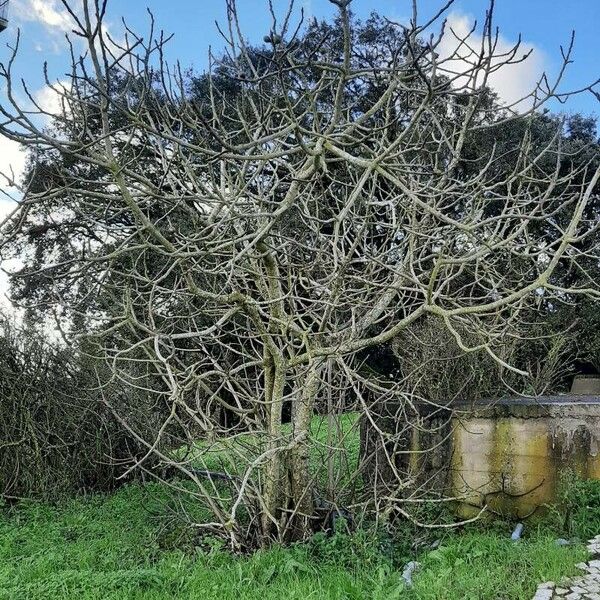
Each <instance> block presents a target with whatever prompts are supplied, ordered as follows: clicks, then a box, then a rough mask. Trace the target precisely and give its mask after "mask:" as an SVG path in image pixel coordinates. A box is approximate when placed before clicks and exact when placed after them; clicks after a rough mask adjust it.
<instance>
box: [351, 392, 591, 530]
mask: <svg viewBox="0 0 600 600" xmlns="http://www.w3.org/2000/svg"><path fill="white" fill-rule="evenodd" d="M451 415H452V416H451ZM378 425H384V427H383V429H384V430H386V431H390V432H399V431H400V430H401V428H402V427H401V425H402V426H403V427H404V429H405V430H406V432H407V433H406V439H405V444H406V445H405V444H398V442H397V441H396V443H395V444H396V448H399V447H403V446H404V447H405V448H406V447H407V446H408V447H409V448H410V450H411V451H412V454H405V453H401V454H399V455H398V457H397V458H396V459H395V460H396V466H397V467H398V469H397V473H403V474H404V475H405V476H406V477H407V479H408V480H410V481H414V482H417V485H418V486H419V487H421V488H422V489H423V488H425V487H428V488H429V489H434V490H437V491H438V492H441V493H443V494H444V495H446V496H447V497H461V498H462V500H461V501H460V502H458V503H457V512H458V514H459V516H461V517H464V518H468V517H471V516H473V515H474V514H477V513H478V512H479V510H480V508H481V507H482V506H484V505H487V506H488V508H489V510H490V511H493V512H495V513H498V514H501V515H504V516H509V517H514V518H519V519H523V518H526V517H528V516H530V515H532V514H534V513H535V512H537V511H538V509H539V508H540V507H543V506H544V505H545V504H547V503H550V502H552V501H553V500H554V499H555V496H556V492H557V488H558V485H559V482H560V479H561V474H563V473H566V472H567V471H572V472H575V473H577V474H578V475H579V476H581V477H586V478H593V479H600V454H599V447H600V398H598V397H596V396H552V397H544V398H538V399H535V400H532V399H525V398H510V399H503V400H499V401H496V402H493V403H478V404H475V405H466V404H462V405H457V406H454V407H453V412H452V413H450V411H446V414H440V413H439V412H438V413H437V414H434V415H433V416H432V415H431V414H430V413H427V412H426V413H424V414H423V415H421V416H419V417H418V418H417V419H416V420H415V422H414V423H413V424H412V425H413V426H412V427H411V428H410V429H407V428H406V423H404V424H399V423H391V419H390V417H389V415H388V417H387V419H386V420H385V421H384V420H382V421H381V422H379V423H378ZM362 433H363V436H365V435H368V431H363V432H362ZM370 449H371V450H374V449H375V446H374V444H371V448H370ZM403 449H404V448H403ZM387 450H388V451H387V452H386V455H387V456H389V455H390V454H391V452H390V450H391V451H392V452H393V450H392V449H391V448H388V449H387ZM383 462H384V461H383V460H380V461H379V465H381V464H382V463H383ZM388 462H389V461H388ZM379 465H378V466H379ZM373 466H375V465H373ZM373 471H374V469H371V472H372V473H373ZM390 476H391V473H390V470H389V468H384V469H383V470H382V471H381V472H380V473H378V475H377V476H376V477H377V478H379V479H380V482H379V483H381V484H384V485H386V484H387V486H390V487H392V486H393V487H397V482H395V481H389V478H390ZM372 482H373V481H372ZM425 482H426V483H425ZM394 484H396V485H394Z"/></svg>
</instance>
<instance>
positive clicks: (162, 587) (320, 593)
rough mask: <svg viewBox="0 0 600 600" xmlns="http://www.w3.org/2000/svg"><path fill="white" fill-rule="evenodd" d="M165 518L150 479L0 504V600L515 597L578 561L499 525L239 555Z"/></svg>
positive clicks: (539, 536)
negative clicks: (85, 493) (410, 574)
mask: <svg viewBox="0 0 600 600" xmlns="http://www.w3.org/2000/svg"><path fill="white" fill-rule="evenodd" d="M170 514H171V512H170V506H169V499H168V495H167V494H165V492H164V488H161V487H160V486H159V485H157V484H151V485H146V486H141V485H131V486H128V487H125V488H123V489H122V490H120V491H119V492H117V493H115V494H113V495H110V496H95V497H89V498H81V499H76V500H71V501H69V502H66V503H63V504H60V505H57V506H50V505H47V504H37V503H36V504H34V503H32V504H29V505H21V506H19V507H18V508H15V509H2V510H0V599H11V600H20V599H23V600H25V599H27V600H35V599H40V600H41V599H44V600H48V599H62V598H65V599H67V598H68V599H73V600H75V599H77V600H88V599H103V600H104V599H144V600H146V599H156V600H158V599H160V600H163V599H170V598H177V599H188V598H189V599H192V598H194V599H202V600H204V599H212V598H215V599H229V598H231V599H234V598H235V599H236V600H240V599H260V600H270V599H273V600H275V599H281V598H285V599H286V600H296V599H298V600H300V599H305V598H315V599H323V600H329V599H340V600H341V599H369V600H371V599H382V600H383V599H386V600H391V599H393V598H406V599H407V600H412V599H432V600H433V599H448V600H455V599H466V600H470V599H482V600H484V599H502V600H507V599H513V598H514V599H519V600H521V599H527V598H530V597H531V596H532V595H533V592H534V590H535V587H536V584H537V583H538V582H541V581H545V580H548V579H552V580H557V579H560V577H561V576H562V575H565V574H569V573H572V572H573V570H574V568H573V565H574V564H575V563H577V562H579V561H580V560H582V559H583V557H584V551H583V548H582V547H581V546H572V547H560V546H557V545H556V544H555V543H554V537H555V536H554V535H549V534H547V533H544V532H543V531H542V530H534V531H527V533H528V534H529V535H527V536H526V537H525V538H524V539H523V540H522V541H521V542H519V543H513V542H511V541H510V539H509V534H510V529H509V528H508V526H507V527H505V528H503V529H502V528H500V529H495V530H488V531H481V530H477V529H472V530H470V531H467V532H462V533H454V534H451V535H448V536H447V537H445V538H444V539H443V541H442V544H441V546H440V547H439V548H437V549H436V550H429V551H421V552H420V553H417V554H413V553H411V552H410V551H409V550H407V548H408V546H407V545H406V544H404V546H403V545H402V542H403V541H402V540H398V541H397V542H390V540H387V539H383V538H375V537H374V536H372V535H370V534H368V533H364V532H363V533H358V534H355V535H353V536H334V537H331V538H327V537H317V538H316V539H315V541H314V542H313V543H311V544H307V545H304V546H298V547H294V548H288V549H281V548H274V549H272V550H269V551H266V552H258V553H256V554H254V555H252V556H249V557H239V556H232V555H230V554H229V553H227V552H226V551H224V550H223V549H221V548H219V547H218V545H216V543H215V542H210V540H201V539H200V538H198V537H197V534H196V532H195V531H194V530H193V529H190V528H187V527H183V526H181V525H179V524H177V523H176V522H175V521H173V520H172V519H171V518H170ZM404 541H406V540H404ZM414 558H416V559H418V560H419V561H420V562H421V563H422V565H423V567H422V569H421V570H420V571H419V572H418V573H417V574H416V575H415V577H414V581H415V585H414V588H413V589H412V590H406V589H405V588H404V586H403V583H402V579H401V570H402V564H403V563H404V561H406V560H408V559H414Z"/></svg>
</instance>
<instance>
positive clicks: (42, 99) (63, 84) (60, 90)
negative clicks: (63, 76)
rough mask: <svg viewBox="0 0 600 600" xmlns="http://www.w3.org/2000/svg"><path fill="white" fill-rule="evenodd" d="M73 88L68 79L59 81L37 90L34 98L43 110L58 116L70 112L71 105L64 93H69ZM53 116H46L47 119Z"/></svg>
mask: <svg viewBox="0 0 600 600" xmlns="http://www.w3.org/2000/svg"><path fill="white" fill-rule="evenodd" d="M70 89H71V84H70V82H69V81H67V80H62V81H57V82H55V83H53V84H52V86H48V85H46V86H44V87H43V88H41V89H39V90H37V92H35V94H34V99H35V101H36V103H37V104H38V106H39V107H40V109H41V110H43V111H45V112H47V113H48V114H49V115H52V116H58V115H62V114H69V113H68V110H69V107H68V105H67V103H66V102H65V101H64V100H65V99H64V97H63V94H68V93H69V90H70ZM51 118H52V117H51V116H46V117H45V119H46V120H47V121H50V120H51Z"/></svg>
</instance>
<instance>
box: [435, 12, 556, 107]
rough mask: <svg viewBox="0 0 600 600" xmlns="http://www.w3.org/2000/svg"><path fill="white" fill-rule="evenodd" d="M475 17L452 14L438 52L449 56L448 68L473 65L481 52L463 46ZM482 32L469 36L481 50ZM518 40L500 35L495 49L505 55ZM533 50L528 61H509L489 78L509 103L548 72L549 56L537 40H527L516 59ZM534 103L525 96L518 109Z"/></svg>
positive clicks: (459, 69)
mask: <svg viewBox="0 0 600 600" xmlns="http://www.w3.org/2000/svg"><path fill="white" fill-rule="evenodd" d="M473 22H474V20H473V18H472V17H470V16H468V15H464V14H459V13H451V14H450V15H448V20H447V23H446V30H445V32H444V37H443V38H442V40H441V42H440V44H439V46H438V48H437V52H438V53H439V55H440V59H448V58H450V57H452V59H451V60H448V61H447V62H446V63H444V68H445V69H448V70H451V71H454V72H462V71H464V70H465V68H469V67H470V66H472V65H473V64H474V61H475V60H476V59H477V56H476V55H475V54H474V53H473V52H472V51H471V50H470V49H469V48H467V47H465V46H462V47H460V48H459V46H460V42H459V40H458V39H457V37H458V38H464V37H466V36H467V35H468V33H469V32H470V30H471V28H472V27H473ZM481 40H482V36H481V33H479V32H477V31H475V32H474V33H473V34H472V35H471V37H470V38H469V40H468V43H469V46H470V48H471V49H473V50H475V51H476V52H479V50H480V47H481ZM515 43H516V40H515V41H511V40H508V39H506V38H505V37H503V36H502V35H500V36H499V38H498V44H497V47H496V50H495V52H494V54H495V55H501V54H504V53H507V52H509V51H510V50H511V49H512V48H513V46H514V45H515ZM530 51H531V55H530V56H529V57H528V58H527V59H526V60H524V61H521V62H518V63H516V64H510V65H506V66H505V67H503V68H501V69H499V70H497V71H495V72H494V73H492V74H491V75H490V77H489V79H488V85H489V86H490V87H492V88H493V89H494V90H495V91H496V92H497V93H498V95H499V97H500V100H501V101H502V102H503V103H504V104H507V105H510V104H513V103H515V102H518V101H519V100H521V99H522V98H524V97H525V96H527V95H528V94H529V93H531V92H532V91H533V89H534V88H535V85H536V83H537V81H538V80H539V78H540V76H541V75H542V73H543V72H544V69H545V63H546V57H545V55H544V53H543V52H542V51H541V50H540V49H539V48H537V47H536V46H535V45H534V44H532V43H531V42H527V41H522V42H521V46H520V47H519V50H518V53H517V55H516V56H515V59H519V58H521V57H523V56H524V55H525V54H527V53H528V52H530ZM501 61H502V59H500V58H498V59H495V60H493V61H492V63H493V64H498V63H499V62H501ZM467 79H468V78H467V77H462V78H458V79H457V81H456V85H465V84H466V83H467ZM481 79H482V74H480V75H479V77H478V83H480V82H481ZM531 105H532V99H528V100H525V101H524V102H522V103H521V104H519V105H518V106H517V108H518V109H526V108H529V107H530V106H531Z"/></svg>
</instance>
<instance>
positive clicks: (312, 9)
mask: <svg viewBox="0 0 600 600" xmlns="http://www.w3.org/2000/svg"><path fill="white" fill-rule="evenodd" d="M70 1H71V4H72V5H73V6H78V5H80V2H81V0H70ZM273 4H274V6H275V9H276V11H278V12H279V13H282V12H283V11H284V9H285V7H286V5H287V0H273ZM296 4H297V6H298V7H304V9H305V11H306V13H307V14H308V15H311V16H316V17H318V18H327V17H331V16H332V14H333V12H334V8H335V7H334V6H333V5H332V4H331V3H330V2H329V1H328V0H296ZM442 4H443V0H419V6H420V14H421V15H422V17H423V18H426V17H428V16H430V15H431V14H433V13H434V12H435V11H436V10H437V9H438V8H439V7H440V6H441V5H442ZM487 5H488V2H487V0H456V1H455V2H454V4H453V5H452V6H451V7H450V9H449V10H448V12H447V16H448V17H449V21H450V23H452V25H453V27H455V28H456V29H459V30H460V29H461V28H462V29H463V30H465V29H468V27H469V26H470V23H471V22H472V21H473V20H474V19H478V22H479V23H481V22H482V18H483V16H484V13H485V9H486V7H487ZM267 6H268V5H267V0H238V7H239V11H240V14H241V20H242V25H243V27H244V30H245V32H246V33H247V36H248V37H249V39H250V40H251V41H260V40H261V38H262V37H263V35H264V34H265V33H267V32H268V30H269V27H270V17H269V12H268V10H267ZM351 6H352V10H353V11H354V12H355V13H356V14H357V15H358V16H359V17H361V18H364V17H366V16H368V14H369V13H370V12H371V11H378V12H379V13H381V14H383V15H385V16H388V17H390V18H392V19H395V20H400V21H402V20H406V19H407V18H408V17H409V15H410V13H411V0H353V2H352V5H351ZM146 7H149V8H150V9H151V10H152V12H153V13H154V15H155V17H156V21H157V23H158V25H159V26H160V27H162V28H163V29H164V30H165V31H167V32H169V33H174V34H175V37H174V39H173V40H172V42H171V43H170V47H169V52H168V57H169V59H171V60H175V59H178V60H180V61H181V63H182V64H183V65H184V66H194V67H195V68H196V69H197V70H202V69H204V68H205V66H206V61H207V51H208V48H209V46H212V47H213V48H214V49H215V50H218V49H219V48H222V46H223V41H222V39H221V38H220V36H219V34H218V32H217V29H216V27H215V20H218V21H221V22H224V20H225V19H224V18H225V0H109V12H108V23H109V30H110V31H111V32H113V33H114V34H116V35H119V33H120V31H121V30H122V29H121V23H120V19H121V17H124V18H125V20H126V21H127V23H128V24H129V25H130V26H132V27H133V29H135V30H136V31H146V30H147V26H148V15H147V13H146V10H145V8H146ZM9 16H10V27H9V28H8V29H7V30H6V31H5V32H4V33H2V34H0V60H1V61H5V60H6V59H7V58H8V55H9V51H8V49H7V47H6V43H13V42H14V39H15V33H16V29H17V28H20V30H21V51H20V54H19V57H18V59H17V61H16V65H15V74H16V75H17V76H18V77H23V78H24V79H25V80H26V81H27V82H28V84H29V87H30V89H31V90H32V91H33V92H34V93H35V94H36V95H37V97H38V98H43V97H44V94H46V95H48V94H47V92H48V90H45V86H44V80H43V76H42V64H43V62H44V61H45V60H46V61H48V67H49V68H48V70H49V73H50V75H51V77H52V78H53V79H64V78H65V73H66V71H67V70H68V55H67V44H66V42H65V39H64V35H65V32H66V31H69V30H70V28H71V25H70V23H69V18H68V15H67V13H66V12H65V11H64V9H63V7H62V5H61V2H60V0H10V15H9ZM495 22H496V24H497V25H498V26H499V27H500V30H501V32H502V36H503V40H504V43H505V45H506V47H508V45H510V44H511V43H512V42H514V41H515V40H516V39H517V37H518V35H519V33H521V34H522V36H523V40H524V42H525V47H526V48H533V49H534V54H533V56H532V58H531V59H530V60H529V61H528V62H527V63H526V64H525V65H521V66H519V67H515V68H513V70H512V71H510V72H507V73H506V74H504V75H503V76H502V77H501V78H500V77H498V78H496V80H495V81H494V82H493V84H494V85H495V86H496V87H497V91H499V92H500V95H501V96H502V97H504V98H507V99H511V98H515V97H518V96H519V94H520V93H522V92H523V91H525V90H529V89H530V87H531V85H532V84H533V82H534V81H535V80H536V79H537V77H538V76H539V74H540V73H541V72H542V71H544V70H545V71H547V72H548V73H550V74H552V73H555V72H556V71H557V69H558V66H559V64H560V50H559V47H560V45H561V44H567V43H568V41H569V38H570V34H571V30H573V29H574V30H575V31H576V45H575V52H574V55H573V58H574V63H573V64H572V65H571V66H570V68H569V70H568V74H567V77H566V78H565V80H564V83H563V86H562V89H563V90H567V89H575V88H578V87H581V86H583V85H585V84H587V83H590V82H591V81H592V80H593V79H596V78H597V77H598V76H600V68H599V59H600V35H598V33H599V31H598V30H599V29H600V0H496V10H495ZM1 94H2V91H1V90H0V98H1ZM48 101H49V102H51V98H49V99H48ZM551 108H552V109H553V110H561V111H566V112H578V111H579V112H583V113H587V114H595V115H598V114H600V110H599V108H600V106H599V104H598V101H597V100H596V99H595V98H594V97H593V96H592V95H591V94H589V93H587V94H585V95H581V96H578V97H573V98H571V99H569V101H568V102H567V104H566V105H564V106H562V105H558V104H557V103H554V105H552V106H551ZM22 163H23V156H22V153H20V152H19V150H18V148H17V147H16V145H15V144H11V143H9V142H8V141H7V140H6V139H3V138H1V137H0V170H3V169H5V168H6V165H7V164H12V165H13V166H14V167H15V168H16V169H17V170H18V168H19V165H21V166H22ZM0 185H1V183H0ZM0 212H1V207H0Z"/></svg>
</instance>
